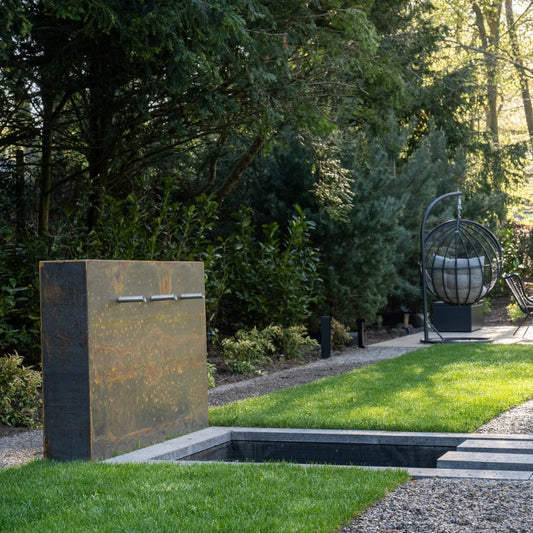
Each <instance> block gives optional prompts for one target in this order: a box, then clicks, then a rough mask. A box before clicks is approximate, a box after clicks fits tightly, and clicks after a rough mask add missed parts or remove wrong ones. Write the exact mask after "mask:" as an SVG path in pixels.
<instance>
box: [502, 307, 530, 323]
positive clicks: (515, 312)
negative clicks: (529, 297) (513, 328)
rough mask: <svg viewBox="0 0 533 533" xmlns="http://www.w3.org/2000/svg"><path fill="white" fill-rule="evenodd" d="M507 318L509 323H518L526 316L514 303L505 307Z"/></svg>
mask: <svg viewBox="0 0 533 533" xmlns="http://www.w3.org/2000/svg"><path fill="white" fill-rule="evenodd" d="M506 310H507V316H508V317H509V320H510V321H511V322H518V321H519V320H523V319H524V317H525V316H526V315H524V313H523V312H522V311H521V310H520V307H518V304H517V303H516V302H511V303H510V304H509V305H508V306H507V307H506Z"/></svg>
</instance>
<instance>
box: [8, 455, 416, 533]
mask: <svg viewBox="0 0 533 533" xmlns="http://www.w3.org/2000/svg"><path fill="white" fill-rule="evenodd" d="M407 477H408V476H407V474H406V473H405V472H404V471H403V472H402V471H400V470H394V471H393V470H388V471H384V472H382V471H380V472H375V471H369V470H366V471H365V470H361V469H356V468H338V467H331V466H312V467H303V466H298V465H290V464H274V463H272V464H261V465H259V464H243V465H237V464H199V465H179V464H136V465H127V464H126V465H109V464H103V463H99V464H94V463H79V462H78V463H70V464H65V463H53V462H49V461H36V462H33V463H30V464H28V465H25V466H23V467H19V468H8V469H4V470H0V487H2V488H1V490H0V531H2V532H3V533H8V532H18V533H22V532H28V533H29V532H32V533H52V532H53V533H60V532H65V533H67V532H68V533H74V532H89V531H90V532H98V533H104V532H113V533H116V532H128V533H133V532H139V533H148V532H156V533H165V532H169V533H202V532H204V533H213V532H217V531H221V532H227V533H238V532H249V533H261V532H264V533H274V532H275V533H283V532H302V533H303V532H323V533H330V532H332V531H334V530H335V529H337V528H338V527H339V526H341V525H342V524H345V523H346V522H348V521H349V520H350V518H351V517H353V516H354V515H356V514H358V513H360V512H361V511H362V510H364V509H365V508H366V507H368V506H369V505H371V504H372V503H374V502H375V501H377V500H379V499H381V498H382V497H383V496H384V495H386V494H387V493H388V492H390V491H391V490H394V488H396V487H397V486H398V485H399V484H400V483H403V482H405V481H406V480H407Z"/></svg>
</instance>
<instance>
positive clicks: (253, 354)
mask: <svg viewBox="0 0 533 533" xmlns="http://www.w3.org/2000/svg"><path fill="white" fill-rule="evenodd" d="M222 348H223V349H224V359H225V360H226V363H227V364H228V366H229V367H230V368H231V369H232V370H233V372H236V373H238V374H253V373H254V372H255V365H258V364H263V363H268V362H269V361H270V360H271V358H270V356H271V355H272V354H273V353H274V345H273V344H272V343H271V341H270V340H269V339H268V337H267V336H266V335H263V334H261V331H259V330H258V329H257V328H253V329H252V330H251V331H246V330H244V329H240V330H239V331H237V333H236V334H235V337H228V338H227V339H224V340H223V341H222Z"/></svg>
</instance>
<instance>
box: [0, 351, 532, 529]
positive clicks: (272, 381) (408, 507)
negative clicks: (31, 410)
mask: <svg viewBox="0 0 533 533" xmlns="http://www.w3.org/2000/svg"><path fill="white" fill-rule="evenodd" d="M411 349H414V348H398V347H379V346H375V347H373V346H370V347H368V348H367V349H365V350H353V351H352V352H349V353H346V354H343V355H340V356H335V357H332V358H330V359H326V360H323V361H317V362H315V363H311V364H309V365H305V366H303V367H296V368H292V369H288V370H284V371H281V372H276V373H274V374H271V375H267V376H261V377H257V378H254V379H252V380H248V381H245V382H240V383H235V384H229V385H223V386H220V387H217V388H215V389H212V390H210V391H209V405H210V406H214V405H224V404H225V403H229V402H233V401H236V400H240V399H243V398H246V397H250V396H260V395H263V394H267V393H268V392H272V391H274V390H279V389H283V388H286V387H292V386H295V385H299V384H301V383H308V382H310V381H315V380H317V379H320V378H322V377H326V376H331V375H335V374H342V373H344V372H349V371H350V370H353V369H355V368H359V367H362V366H366V365H368V364H371V363H375V362H378V361H382V360H385V359H391V358H393V357H398V356H400V355H402V354H403V353H405V352H407V351H410V350H411ZM478 432H480V433H522V434H526V433H531V434H533V400H532V401H529V402H527V403H525V404H523V405H520V406H518V407H516V408H514V409H511V410H510V411H508V412H506V413H503V414H502V415H500V416H499V417H497V418H495V419H494V420H492V421H491V422H489V423H488V424H486V425H485V426H483V427H482V428H480V429H479V430H478ZM38 457H42V431H40V430H37V431H28V432H25V433H21V434H18V435H14V436H11V437H5V438H3V439H0V467H2V468H4V467H8V466H16V465H20V464H23V463H25V462H27V461H29V460H31V459H34V458H38ZM355 490H356V489H355ZM356 532H364V533H392V532H397V533H403V532H405V533H467V532H468V533H500V532H501V533H503V532H505V533H531V532H533V481H522V482H517V481H512V482H511V481H492V480H490V481H489V480H453V479H440V478H439V479H437V478H434V479H422V480H412V481H409V482H407V483H405V484H404V485H402V486H401V487H399V488H398V489H396V490H395V491H394V492H392V493H390V494H389V495H388V496H386V497H385V498H383V499H382V500H380V501H379V502H378V503H376V504H375V505H373V506H372V507H370V508H369V509H367V510H366V511H365V512H364V513H363V514H362V515H361V516H359V517H356V518H355V519H354V520H353V521H351V522H350V523H349V524H347V525H345V526H344V527H343V528H341V529H339V530H338V531H337V532H336V533H356Z"/></svg>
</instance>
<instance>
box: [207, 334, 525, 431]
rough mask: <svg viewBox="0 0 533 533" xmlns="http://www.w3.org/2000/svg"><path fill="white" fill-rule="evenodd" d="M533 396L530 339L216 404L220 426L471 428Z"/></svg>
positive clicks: (428, 351) (428, 354)
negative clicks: (525, 342) (526, 341)
mask: <svg viewBox="0 0 533 533" xmlns="http://www.w3.org/2000/svg"><path fill="white" fill-rule="evenodd" d="M532 397H533V349H532V348H531V347H529V346H526V345H496V344H494V345H492V344H485V343H482V344H479V343H476V344H439V345H434V346H431V347H428V348H424V349H421V350H417V351H415V352H410V353H407V354H405V355H403V356H401V357H399V358H396V359H390V360H388V361H383V362H381V363H378V364H375V365H371V366H368V367H365V368H360V369H357V370H355V371H353V372H350V373H348V374H343V375H340V376H335V377H331V378H326V379H323V380H320V381H317V382H314V383H309V384H306V385H301V386H299V387H293V388H291V389H286V390H283V391H279V392H276V393H273V394H270V395H268V396H262V397H258V398H251V399H247V400H243V401H241V402H236V403H234V404H230V405H227V406H223V407H216V408H213V409H211V410H210V413H209V420H210V424H211V425H215V426H254V427H296V428H336V429H374V430H398V431H439V432H440V431H451V432H470V431H474V430H475V429H477V428H478V427H479V426H481V425H483V424H484V423H485V422H488V421H489V420H491V419H492V418H494V417H495V416H496V415H498V414H499V413H501V412H502V411H505V410H507V409H509V408H510V407H513V406H515V405H518V404H520V403H523V402H524V401H526V400H528V399H530V398H532Z"/></svg>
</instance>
